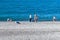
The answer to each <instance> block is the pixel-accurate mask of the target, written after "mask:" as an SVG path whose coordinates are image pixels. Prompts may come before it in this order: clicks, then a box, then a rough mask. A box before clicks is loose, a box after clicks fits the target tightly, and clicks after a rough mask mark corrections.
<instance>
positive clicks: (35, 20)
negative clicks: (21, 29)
mask: <svg viewBox="0 0 60 40" xmlns="http://www.w3.org/2000/svg"><path fill="white" fill-rule="evenodd" d="M37 20H38V16H37V15H36V14H35V15H34V22H37Z"/></svg>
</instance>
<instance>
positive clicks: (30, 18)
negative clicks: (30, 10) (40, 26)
mask: <svg viewBox="0 0 60 40" xmlns="http://www.w3.org/2000/svg"><path fill="white" fill-rule="evenodd" d="M29 21H30V22H31V21H32V15H31V14H30V15H29Z"/></svg>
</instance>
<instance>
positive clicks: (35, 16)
mask: <svg viewBox="0 0 60 40" xmlns="http://www.w3.org/2000/svg"><path fill="white" fill-rule="evenodd" d="M37 20H38V16H37V14H34V22H37ZM29 21H30V22H32V15H31V14H30V15H29Z"/></svg>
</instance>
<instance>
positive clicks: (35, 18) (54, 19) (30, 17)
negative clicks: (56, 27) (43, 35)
mask: <svg viewBox="0 0 60 40" xmlns="http://www.w3.org/2000/svg"><path fill="white" fill-rule="evenodd" d="M37 20H38V16H37V14H34V22H37ZM29 21H30V22H32V15H31V14H30V15H29ZM53 21H56V17H55V16H53Z"/></svg>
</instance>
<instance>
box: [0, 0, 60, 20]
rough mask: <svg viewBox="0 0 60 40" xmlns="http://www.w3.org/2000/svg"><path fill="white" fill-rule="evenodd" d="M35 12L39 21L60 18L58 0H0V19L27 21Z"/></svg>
mask: <svg viewBox="0 0 60 40" xmlns="http://www.w3.org/2000/svg"><path fill="white" fill-rule="evenodd" d="M35 13H36V14H37V15H38V20H39V21H51V20H52V17H53V16H56V20H60V0H0V21H6V19H7V18H11V19H12V20H13V21H15V20H16V21H19V20H20V21H27V20H29V14H32V17H34V14H35Z"/></svg>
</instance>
